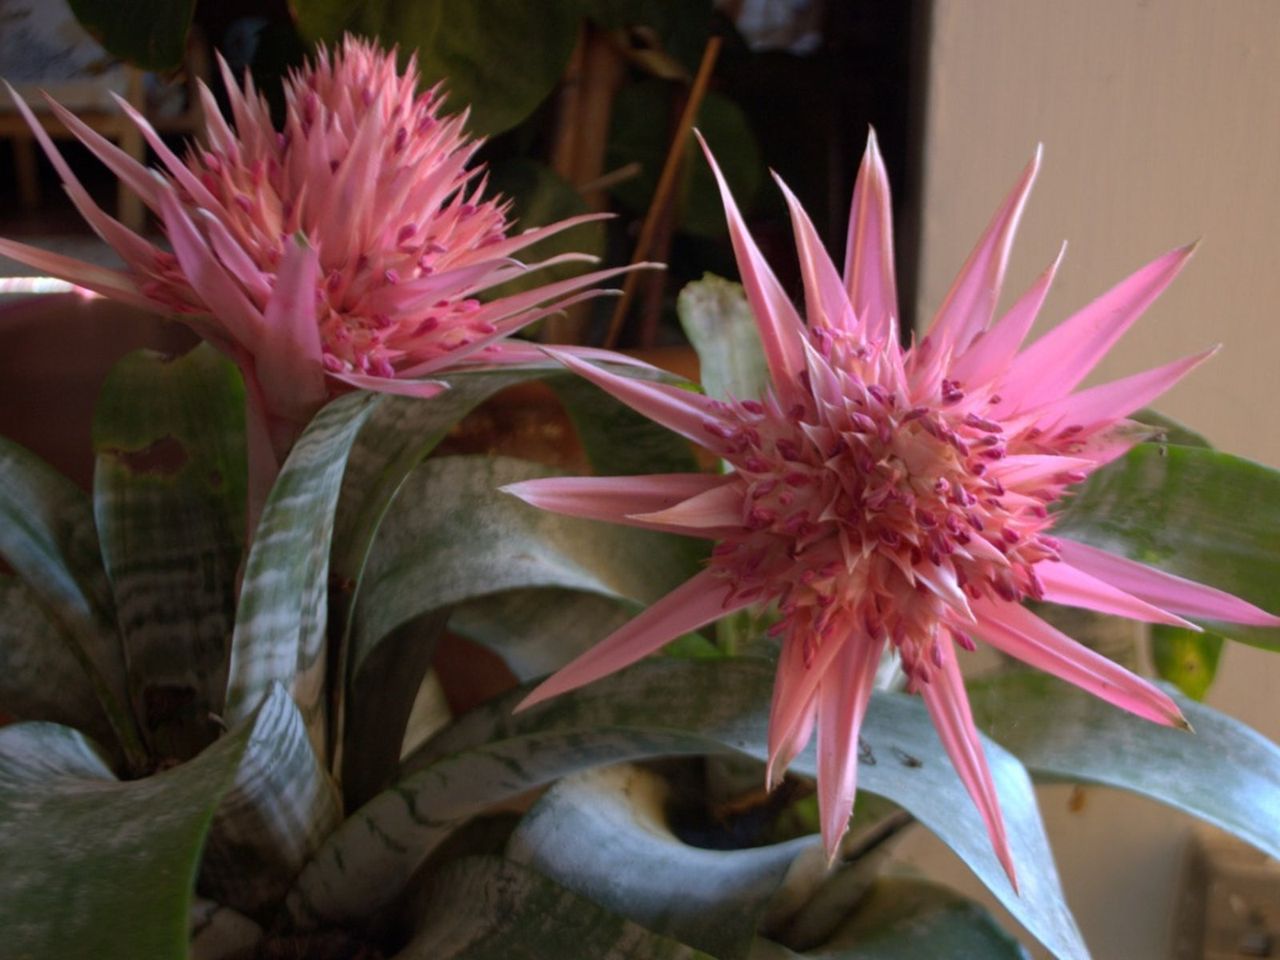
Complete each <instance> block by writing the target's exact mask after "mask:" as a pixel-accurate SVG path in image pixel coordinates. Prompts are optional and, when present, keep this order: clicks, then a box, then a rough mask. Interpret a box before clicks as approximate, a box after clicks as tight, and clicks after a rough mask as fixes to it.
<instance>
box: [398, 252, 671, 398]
mask: <svg viewBox="0 0 1280 960" xmlns="http://www.w3.org/2000/svg"><path fill="white" fill-rule="evenodd" d="M661 266H662V265H661V264H656V263H637V264H632V265H630V266H626V267H616V268H613V269H609V270H596V271H593V272H591V273H586V274H583V275H582V276H580V277H572V278H570V279H568V280H561V281H558V282H556V283H550V284H547V285H546V286H543V287H538V288H535V289H533V290H528V291H525V292H524V293H518V294H514V295H513V296H510V297H503V298H502V299H501V300H494V301H492V302H490V303H487V304H485V305H483V306H482V307H481V308H480V309H479V310H477V311H476V312H475V313H474V314H472V315H471V317H470V320H471V322H472V323H477V324H478V323H491V324H493V325H494V327H495V329H494V332H493V333H492V334H489V335H487V336H484V337H478V338H477V339H476V340H475V341H474V342H472V343H470V344H468V345H467V346H466V347H461V348H459V349H456V350H452V351H450V352H449V353H447V354H443V355H441V356H437V357H432V358H431V359H430V360H425V361H423V362H422V363H417V364H413V365H411V366H409V367H406V368H404V369H402V370H401V371H400V373H401V375H402V376H417V375H419V374H428V373H437V372H439V371H441V370H444V369H446V368H448V367H452V366H456V365H457V364H458V363H459V362H460V361H462V360H465V359H467V358H468V357H470V356H472V355H474V354H477V353H480V352H481V351H483V350H486V349H487V348H488V347H490V346H491V345H492V344H495V343H497V342H498V341H500V340H502V339H503V338H504V337H507V336H510V335H511V334H512V333H514V332H516V331H517V330H519V329H520V328H521V327H525V326H528V325H529V324H530V323H533V322H535V321H536V320H540V319H541V318H543V317H545V316H548V315H550V314H553V313H556V312H557V311H560V310H564V309H566V308H567V307H570V306H572V305H573V304H575V303H579V302H581V301H583V300H589V299H591V298H593V297H600V296H607V295H609V294H611V293H614V292H615V291H612V290H602V289H593V290H588V291H586V292H585V293H580V294H579V295H577V296H575V297H566V296H565V295H566V294H569V293H572V292H574V291H576V290H581V289H582V288H583V287H590V286H591V285H592V284H595V283H598V282H600V281H601V280H607V279H608V278H610V277H615V276H618V275H619V274H622V273H627V272H628V271H631V270H641V269H648V268H658V267H661ZM556 298H559V299H556ZM548 300H554V302H553V303H551V304H550V305H548V306H544V307H539V304H544V303H546V301H548ZM535 308H538V309H535Z"/></svg>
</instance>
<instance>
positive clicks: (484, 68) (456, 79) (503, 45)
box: [291, 0, 582, 136]
mask: <svg viewBox="0 0 1280 960" xmlns="http://www.w3.org/2000/svg"><path fill="white" fill-rule="evenodd" d="M291 9H292V10H293V12H294V15H295V16H296V17H297V20H298V27H299V29H300V30H301V31H302V33H303V35H304V36H306V37H307V38H308V39H310V40H313V41H314V40H323V41H327V42H329V43H332V42H334V41H336V40H337V39H338V38H339V37H341V36H342V34H343V33H344V32H345V31H348V30H350V31H352V32H354V33H358V34H363V35H365V36H370V37H377V38H379V39H380V40H381V41H382V42H383V43H384V44H385V45H386V46H388V47H390V46H391V45H393V44H397V45H399V47H400V49H401V51H403V52H404V53H405V54H406V55H407V54H409V53H415V54H416V55H417V57H418V65H419V67H420V68H421V70H422V76H423V80H424V82H426V83H428V84H432V83H435V82H437V81H441V80H442V81H444V83H445V89H446V91H447V92H448V95H449V100H448V103H447V108H448V109H449V110H451V111H455V112H456V111H459V110H463V109H467V108H469V109H470V111H471V119H470V122H469V126H470V128H471V130H472V131H473V132H474V133H476V134H480V135H486V136H487V135H491V134H495V133H500V132H502V131H503V130H506V129H508V128H510V127H513V126H515V125H516V124H517V123H519V122H520V121H521V120H523V119H524V118H525V117H527V116H528V115H529V114H530V113H532V112H533V110H534V108H535V107H537V106H538V104H539V103H541V102H542V101H543V100H544V99H545V98H546V96H547V94H549V93H550V92H551V90H552V88H553V87H554V86H555V85H556V82H557V81H558V80H559V79H560V75H561V73H563V72H564V68H565V66H566V64H567V63H568V62H569V55H570V53H572V52H573V45H574V43H575V42H576V40H577V36H578V25H579V23H580V21H581V18H582V3H581V0H540V2H538V3H511V2H508V0H356V2H354V3H353V2H350V0H294V2H293V3H292V4H291Z"/></svg>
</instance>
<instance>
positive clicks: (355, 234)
mask: <svg viewBox="0 0 1280 960" xmlns="http://www.w3.org/2000/svg"><path fill="white" fill-rule="evenodd" d="M386 128H387V124H386V121H385V119H384V118H383V116H382V112H381V111H379V110H367V111H365V112H364V113H363V115H362V116H361V118H360V120H359V126H358V128H357V129H356V131H355V136H354V137H353V138H352V140H351V142H350V144H349V145H348V147H347V151H346V155H345V156H343V158H342V161H341V162H340V163H339V165H338V169H337V170H336V171H334V175H333V178H332V179H331V180H330V181H329V184H328V186H327V188H326V189H325V192H324V194H323V195H322V196H320V197H315V198H313V199H316V200H319V203H318V205H317V206H318V207H319V209H318V210H317V211H316V219H315V223H316V234H317V236H322V237H332V238H335V239H337V240H338V243H337V244H336V246H337V248H338V249H336V250H329V249H326V250H325V256H326V257H328V258H331V262H338V263H341V262H344V261H346V260H347V259H350V258H354V257H356V256H358V255H359V254H358V251H359V250H360V249H361V248H363V247H364V246H365V245H366V244H367V243H368V242H369V239H370V238H369V230H370V219H371V217H372V215H373V209H372V206H373V197H374V192H375V189H376V187H377V183H378V175H379V171H378V165H379V163H380V161H381V159H382V151H383V149H384V148H385V144H386V140H387V137H386ZM344 241H345V246H344Z"/></svg>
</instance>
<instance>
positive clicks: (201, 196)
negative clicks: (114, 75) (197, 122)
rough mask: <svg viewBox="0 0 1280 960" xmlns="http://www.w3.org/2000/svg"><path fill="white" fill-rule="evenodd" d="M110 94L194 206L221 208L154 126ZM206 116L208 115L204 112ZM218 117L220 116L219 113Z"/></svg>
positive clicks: (130, 105) (212, 208)
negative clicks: (188, 195)
mask: <svg viewBox="0 0 1280 960" xmlns="http://www.w3.org/2000/svg"><path fill="white" fill-rule="evenodd" d="M111 96H112V97H113V98H114V99H115V101H116V105H117V106H118V107H119V108H120V109H121V110H123V111H124V112H125V114H126V115H127V116H128V117H129V119H130V120H132V121H133V123H134V125H135V126H137V128H138V130H140V131H141V132H142V136H143V138H144V139H146V141H147V146H149V147H150V148H151V149H152V150H154V151H155V154H156V156H157V157H159V158H160V162H161V163H163V164H164V166H165V169H166V170H168V171H169V174H170V175H171V176H172V177H173V179H174V180H175V181H176V182H177V183H178V185H179V186H180V187H182V189H183V190H185V191H187V193H188V194H190V196H191V199H192V200H193V201H195V204H196V206H198V207H203V208H205V209H206V210H211V211H214V212H218V211H221V210H223V209H224V207H223V205H222V204H221V203H219V202H218V199H217V198H216V197H215V196H214V195H213V194H212V193H210V192H209V189H208V187H206V186H205V185H204V184H203V183H201V182H200V178H199V177H197V176H196V175H195V174H193V173H192V172H191V170H190V168H188V167H187V165H186V164H185V163H183V162H182V159H181V158H180V157H179V156H178V155H177V154H176V153H174V152H173V151H172V150H170V149H169V147H168V145H167V144H166V143H165V142H164V139H163V138H162V137H161V136H160V134H158V133H156V131H155V128H154V127H152V126H151V124H150V123H148V122H147V118H146V117H144V116H143V115H142V114H141V113H139V112H138V111H137V110H135V109H134V107H133V104H131V103H130V102H129V101H128V100H126V99H124V97H121V96H119V95H118V94H115V93H113V94H112V95H111ZM206 116H208V115H207V114H206ZM219 118H221V117H220V115H219ZM142 196H143V197H144V198H145V196H146V195H145V194H142ZM151 208H152V209H153V210H156V209H158V208H157V207H156V206H155V205H153V204H152V205H151Z"/></svg>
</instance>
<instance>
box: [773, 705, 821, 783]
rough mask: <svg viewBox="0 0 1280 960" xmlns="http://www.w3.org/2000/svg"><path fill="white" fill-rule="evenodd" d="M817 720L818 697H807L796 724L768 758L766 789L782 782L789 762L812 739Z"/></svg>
mask: <svg viewBox="0 0 1280 960" xmlns="http://www.w3.org/2000/svg"><path fill="white" fill-rule="evenodd" d="M817 720H818V697H817V694H814V695H813V696H810V697H809V701H808V703H806V704H805V705H804V706H803V708H802V709H801V712H800V715H799V718H798V720H797V721H796V723H795V724H794V725H793V726H792V728H791V732H790V733H789V734H787V736H786V737H785V738H783V739H781V740H780V741H779V742H778V743H777V746H776V748H775V749H776V752H774V753H771V754H770V756H769V765H768V767H767V768H766V771H765V785H766V787H767V789H769V790H772V789H773V788H774V787H776V786H777V785H778V783H779V782H780V781H781V780H782V776H783V773H784V772H785V771H786V769H787V768H788V767H789V766H791V762H792V761H793V760H795V758H796V757H798V756H800V751H802V750H803V749H804V748H805V747H807V746H808V745H809V741H810V740H811V739H812V738H813V730H814V727H815V726H816V725H817Z"/></svg>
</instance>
